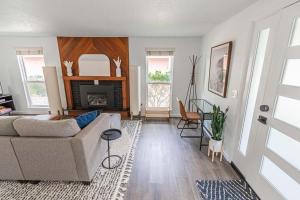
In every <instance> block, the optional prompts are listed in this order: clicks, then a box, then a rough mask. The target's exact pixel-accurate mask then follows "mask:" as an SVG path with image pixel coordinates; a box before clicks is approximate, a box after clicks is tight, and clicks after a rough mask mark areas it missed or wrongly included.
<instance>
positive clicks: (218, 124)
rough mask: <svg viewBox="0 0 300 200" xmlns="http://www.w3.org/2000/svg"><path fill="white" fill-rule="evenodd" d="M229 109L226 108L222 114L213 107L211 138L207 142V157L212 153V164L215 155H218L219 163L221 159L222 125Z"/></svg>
mask: <svg viewBox="0 0 300 200" xmlns="http://www.w3.org/2000/svg"><path fill="white" fill-rule="evenodd" d="M228 110H229V108H226V110H225V112H222V111H221V109H220V106H218V107H217V106H216V105H214V106H213V112H212V113H211V114H212V120H211V128H212V137H211V138H210V140H209V144H208V156H209V155H210V152H212V162H214V156H215V153H216V154H217V155H218V153H220V154H221V155H220V161H222V157H223V137H222V135H223V128H224V123H225V120H226V117H227V112H228Z"/></svg>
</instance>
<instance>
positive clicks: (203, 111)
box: [190, 99, 213, 150]
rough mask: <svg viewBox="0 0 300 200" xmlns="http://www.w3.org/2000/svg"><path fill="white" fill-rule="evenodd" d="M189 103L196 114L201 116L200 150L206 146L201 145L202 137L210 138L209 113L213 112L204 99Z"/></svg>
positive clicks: (193, 100) (210, 105)
mask: <svg viewBox="0 0 300 200" xmlns="http://www.w3.org/2000/svg"><path fill="white" fill-rule="evenodd" d="M190 103H191V104H192V105H194V106H195V107H196V109H197V112H198V113H199V114H200V115H201V117H202V118H201V139H200V150H201V148H202V146H208V144H203V137H204V136H207V137H209V138H210V137H211V135H212V134H211V132H212V131H211V126H210V124H211V113H212V112H213V105H212V104H211V103H210V102H208V101H207V100H205V99H191V100H190Z"/></svg>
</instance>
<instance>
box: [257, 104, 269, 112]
mask: <svg viewBox="0 0 300 200" xmlns="http://www.w3.org/2000/svg"><path fill="white" fill-rule="evenodd" d="M259 109H260V111H262V112H268V111H269V106H268V105H261V106H260V107H259Z"/></svg>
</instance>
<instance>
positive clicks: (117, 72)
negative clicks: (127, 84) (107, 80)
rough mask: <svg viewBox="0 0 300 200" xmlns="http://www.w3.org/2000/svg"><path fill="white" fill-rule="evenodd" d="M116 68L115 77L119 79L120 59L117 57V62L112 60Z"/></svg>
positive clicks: (120, 74) (120, 73)
mask: <svg viewBox="0 0 300 200" xmlns="http://www.w3.org/2000/svg"><path fill="white" fill-rule="evenodd" d="M113 60H114V62H115V64H116V66H117V68H116V77H121V76H122V72H121V63H122V60H121V59H120V57H118V59H117V60H115V59H113Z"/></svg>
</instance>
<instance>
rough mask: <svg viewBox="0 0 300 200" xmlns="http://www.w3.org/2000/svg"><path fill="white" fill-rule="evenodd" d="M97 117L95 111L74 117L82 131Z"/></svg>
mask: <svg viewBox="0 0 300 200" xmlns="http://www.w3.org/2000/svg"><path fill="white" fill-rule="evenodd" d="M97 116H98V113H97V111H91V112H88V113H84V114H82V115H79V116H78V117H76V121H77V124H78V126H79V127H80V128H81V129H83V128H84V127H86V126H87V125H89V123H91V122H92V121H94V120H95V119H96V118H97Z"/></svg>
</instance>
